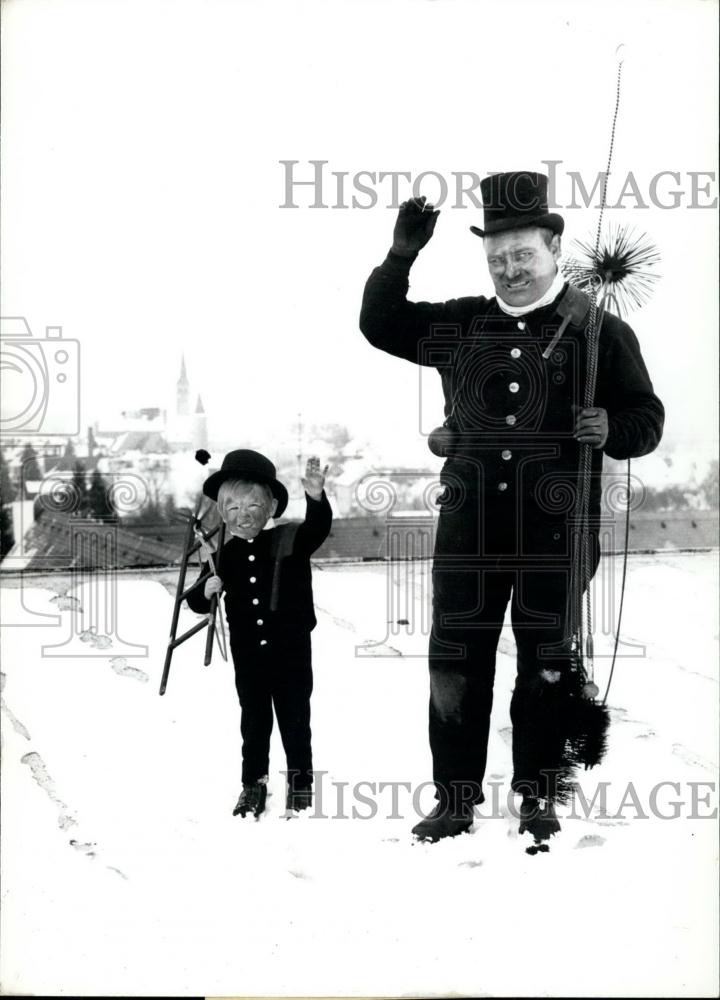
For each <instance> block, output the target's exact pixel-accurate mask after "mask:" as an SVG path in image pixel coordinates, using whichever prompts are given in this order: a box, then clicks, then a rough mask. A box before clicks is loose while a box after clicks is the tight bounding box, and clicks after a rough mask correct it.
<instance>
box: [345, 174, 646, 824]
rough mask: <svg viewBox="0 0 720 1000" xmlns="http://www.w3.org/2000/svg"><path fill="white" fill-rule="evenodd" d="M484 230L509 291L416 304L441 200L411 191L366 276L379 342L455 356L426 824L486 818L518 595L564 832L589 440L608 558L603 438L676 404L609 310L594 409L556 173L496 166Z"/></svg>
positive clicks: (545, 818) (529, 727) (527, 663)
mask: <svg viewBox="0 0 720 1000" xmlns="http://www.w3.org/2000/svg"><path fill="white" fill-rule="evenodd" d="M481 192H482V196H483V206H484V219H485V222H484V229H479V228H476V227H474V226H473V227H471V230H472V232H473V233H474V234H475V235H477V236H479V237H481V238H482V239H483V246H484V250H485V254H486V257H487V264H488V268H489V271H490V276H491V278H492V281H493V284H494V286H495V293H496V294H495V297H494V298H491V299H486V298H485V297H483V296H474V297H467V298H461V299H453V300H450V301H448V302H443V303H428V302H417V303H413V302H408V300H407V292H408V275H409V271H410V267H411V266H412V263H413V261H414V260H415V258H416V257H417V255H418V253H419V252H420V250H421V249H422V248H423V247H424V246H425V245H426V244H427V242H428V241H429V240H430V238H431V237H432V234H433V231H434V228H435V224H436V222H437V218H438V214H439V213H438V212H437V211H435V210H434V209H433V206H432V205H428V204H426V203H425V200H424V199H422V198H420V199H417V200H413V201H409V202H405V203H404V204H403V205H402V206H401V208H400V212H399V215H398V218H397V222H396V225H395V230H394V234H393V245H392V248H391V250H390V252H389V254H388V255H387V258H386V259H385V261H384V262H383V263H382V264H381V265H380V266H379V267H377V268H376V269H375V270H374V271H373V272H372V274H371V275H370V278H369V279H368V282H367V285H366V287H365V294H364V299H363V305H362V313H361V317H360V327H361V330H362V332H363V334H364V335H365V337H366V338H367V339H368V340H369V342H370V343H371V344H372V345H373V346H374V347H378V348H380V349H381V350H384V351H387V352H388V353H390V354H393V355H395V356H397V357H400V358H404V359H406V360H408V361H411V362H413V363H415V364H420V365H426V366H431V367H435V368H437V370H438V372H439V373H440V376H441V380H442V386H443V391H444V394H445V424H444V426H443V428H441V429H439V431H438V432H437V433H434V434H433V436H432V438H433V440H431V442H430V445H431V448H432V449H433V450H434V451H435V452H436V453H439V454H444V455H445V456H447V460H446V462H445V464H444V467H443V470H442V476H441V479H442V483H443V485H444V487H445V488H444V491H443V494H442V496H441V497H440V500H439V504H440V518H439V522H438V528H437V536H436V542H435V556H434V562H433V628H432V634H431V637H430V648H429V666H430V747H431V750H432V756H433V778H434V782H435V786H436V798H437V800H438V801H437V805H436V807H435V809H434V810H433V812H432V813H431V815H430V816H428V817H426V818H425V819H424V820H422V821H421V822H420V823H419V824H418V825H417V826H416V827H415V828H414V830H413V833H414V834H415V835H416V836H417V837H418V838H422V839H428V840H431V841H437V840H439V839H441V838H443V837H447V836H454V835H456V834H458V833H462V832H463V831H465V830H468V829H469V828H470V826H471V825H472V822H473V806H474V805H475V804H477V803H480V802H482V801H483V798H484V796H483V792H482V781H483V777H484V772H485V765H486V755H487V743H488V734H489V725H490V712H491V708H492V700H493V680H494V673H495V655H496V650H497V644H498V639H499V636H500V630H501V628H502V623H503V618H504V615H505V610H506V607H507V604H508V602H509V601H510V602H511V619H512V627H513V632H514V635H515V640H516V643H517V678H516V683H515V688H514V691H513V695H512V700H511V705H510V712H511V718H512V722H513V778H512V788H513V790H514V791H516V792H519V793H522V795H523V800H522V805H521V812H520V816H521V826H520V831H521V832H523V831H524V830H525V829H527V830H528V831H529V832H531V833H533V834H534V836H535V839H536V841H542V840H544V839H548V838H549V836H550V835H551V834H553V833H555V832H557V831H558V830H559V823H558V822H557V818H556V816H555V813H554V809H553V800H554V799H556V798H557V787H556V786H555V784H554V783H553V779H552V776H553V774H556V773H557V771H558V769H559V768H560V766H561V763H560V762H561V759H562V752H563V748H564V745H565V734H564V730H563V719H562V713H561V705H562V701H561V698H560V694H559V692H561V691H562V690H563V682H565V681H567V678H568V676H569V667H570V658H569V656H568V648H569V646H568V620H567V604H568V597H569V593H570V585H571V579H572V578H571V565H572V534H573V532H572V518H573V508H574V504H575V501H576V489H577V483H578V464H579V455H580V444H582V443H587V444H590V445H592V447H593V449H594V451H593V463H592V472H593V477H592V490H591V498H590V518H591V525H592V529H593V530H592V535H591V537H592V542H593V544H592V546H591V553H592V567H591V569H592V570H593V572H594V568H595V567H596V566H597V558H598V551H599V546H598V545H597V528H598V520H599V513H600V484H599V477H600V472H601V469H602V455H603V452H604V453H606V454H608V455H610V456H611V457H612V458H629V457H636V456H639V455H645V454H647V453H649V452H651V451H652V450H653V449H654V448H655V447H656V446H657V444H658V442H659V440H660V437H661V434H662V427H663V419H664V410H663V406H662V403H661V402H660V400H659V399H658V398H657V396H655V394H654V393H653V388H652V384H651V382H650V379H649V377H648V373H647V370H646V368H645V364H644V362H643V359H642V356H641V353H640V348H639V345H638V342H637V339H636V337H635V335H634V333H633V331H632V330H631V329H630V327H629V326H627V324H625V323H624V322H622V321H621V320H619V319H617V318H616V317H614V316H611V315H606V317H605V319H604V322H603V325H602V329H601V333H600V338H599V359H598V368H597V388H596V393H595V399H596V401H597V405H596V406H593V407H592V408H585V407H583V405H582V404H583V392H584V385H585V372H586V365H587V353H586V337H585V329H586V326H587V322H588V313H589V305H590V303H589V300H588V299H587V297H586V296H584V295H583V294H582V293H581V292H579V291H578V290H577V289H575V288H573V287H570V286H568V284H567V283H566V282H565V281H564V279H563V276H562V274H561V273H560V271H559V270H558V260H559V258H560V254H561V244H560V237H561V235H562V232H563V228H564V222H563V219H562V217H561V216H559V215H557V214H554V213H550V212H549V211H548V206H547V178H546V177H545V176H543V175H541V174H535V173H529V172H521V173H506V174H496V175H493V176H491V177H488V178H485V180H484V181H483V182H482V184H481Z"/></svg>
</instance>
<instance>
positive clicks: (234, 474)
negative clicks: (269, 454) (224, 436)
mask: <svg viewBox="0 0 720 1000" xmlns="http://www.w3.org/2000/svg"><path fill="white" fill-rule="evenodd" d="M228 479H246V480H248V482H252V483H262V484H263V485H265V486H269V487H270V489H271V490H272V495H273V496H274V497H275V499H276V500H277V502H278V505H277V510H276V511H275V517H280V515H281V514H282V513H283V511H284V510H285V508H286V507H287V504H288V491H287V490H286V489H285V487H284V486H283V484H282V483H281V482H279V480H278V478H277V470H276V469H275V466H274V465H273V464H272V462H271V461H270V459H269V458H265V456H264V455H261V454H260V452H259V451H250V450H249V449H247V448H239V449H238V450H237V451H229V452H228V453H227V455H226V456H225V458H224V459H223V462H222V465H221V466H220V470H219V471H218V472H213V474H212V475H211V476H208V478H207V479H206V480H205V482H204V483H203V493H204V494H205V496H206V497H210V499H211V500H217V496H218V490H219V489H220V487H221V486H222V484H223V483H226V482H227V481H228Z"/></svg>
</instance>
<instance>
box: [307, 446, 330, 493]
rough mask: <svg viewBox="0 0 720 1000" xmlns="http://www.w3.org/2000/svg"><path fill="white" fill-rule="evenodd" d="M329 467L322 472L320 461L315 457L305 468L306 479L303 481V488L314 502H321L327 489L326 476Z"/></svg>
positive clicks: (309, 460)
mask: <svg viewBox="0 0 720 1000" xmlns="http://www.w3.org/2000/svg"><path fill="white" fill-rule="evenodd" d="M329 468H330V466H329V465H326V466H325V468H324V469H323V471H322V472H320V459H319V458H316V457H315V456H313V457H312V458H309V459H308V461H307V466H306V468H305V478H304V479H303V480H302V484H303V488H304V490H305V492H306V493H307V495H308V496H309V497H311V498H312V499H313V500H319V499H320V497H321V496H322V492H323V489H324V487H325V476H327V472H328V469H329Z"/></svg>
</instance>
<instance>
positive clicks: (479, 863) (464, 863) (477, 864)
mask: <svg viewBox="0 0 720 1000" xmlns="http://www.w3.org/2000/svg"><path fill="white" fill-rule="evenodd" d="M481 867H482V861H461V862H460V864H459V865H458V868H481Z"/></svg>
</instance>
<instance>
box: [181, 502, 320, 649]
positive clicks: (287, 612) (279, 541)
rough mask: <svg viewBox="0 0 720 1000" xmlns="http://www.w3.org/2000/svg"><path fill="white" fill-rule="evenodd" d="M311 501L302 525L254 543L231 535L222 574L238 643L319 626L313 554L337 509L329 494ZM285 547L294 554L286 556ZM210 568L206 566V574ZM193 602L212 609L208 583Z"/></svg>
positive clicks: (230, 621)
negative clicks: (312, 568) (315, 606)
mask: <svg viewBox="0 0 720 1000" xmlns="http://www.w3.org/2000/svg"><path fill="white" fill-rule="evenodd" d="M306 500H307V510H306V514H305V520H304V521H303V522H302V523H301V524H292V523H290V524H284V525H280V526H278V527H275V528H269V529H268V530H266V531H261V532H260V534H259V535H257V537H256V538H254V539H253V540H252V541H250V542H248V541H245V540H244V539H242V538H231V539H230V541H229V542H227V544H226V545H224V546H223V549H222V552H221V553H220V557H219V560H218V562H217V572H218V576H219V577H220V579H221V580H222V581H223V591H224V594H225V611H226V614H227V620H228V625H229V627H230V640H231V643H232V645H233V646H235V647H238V646H240V647H249V648H254V647H258V646H260V644H261V643H262V644H263V645H266V644H267V643H268V642H269V641H270V640H271V639H272V638H273V637H277V638H283V637H290V636H291V635H293V634H295V635H296V634H301V633H308V632H310V631H312V629H313V628H314V627H315V625H316V624H317V620H316V618H315V608H314V606H313V593H312V572H311V567H310V557H311V555H312V554H313V552H315V551H316V550H317V549H318V548H320V546H321V545H322V543H323V542H324V541H325V539H326V538H327V536H328V534H329V533H330V527H331V524H332V511H331V509H330V504H329V503H328V500H327V497H326V496H325V493H323V494H322V496H321V498H320V499H319V500H313V499H312V498H311V497H309V496H307V494H306ZM285 549H287V550H288V553H287V555H284V557H283V552H284V550H285ZM279 556H280V557H281V558H280V562H279V569H278V572H277V576H276V566H277V560H278V557H279ZM206 570H207V565H203V567H202V570H201V574H204V573H205V572H206ZM274 581H275V588H273V582H274ZM273 589H275V596H274V599H273ZM187 603H188V605H189V606H190V608H192V610H193V611H196V612H198V613H199V614H204V613H206V612H207V611H209V610H210V601H209V599H208V598H206V597H205V596H204V593H203V587H202V585H201V586H200V587H198V588H197V589H196V590H193V591H191V592H190V593H189V594H188V596H187ZM272 605H276V607H275V610H273V607H272Z"/></svg>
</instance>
